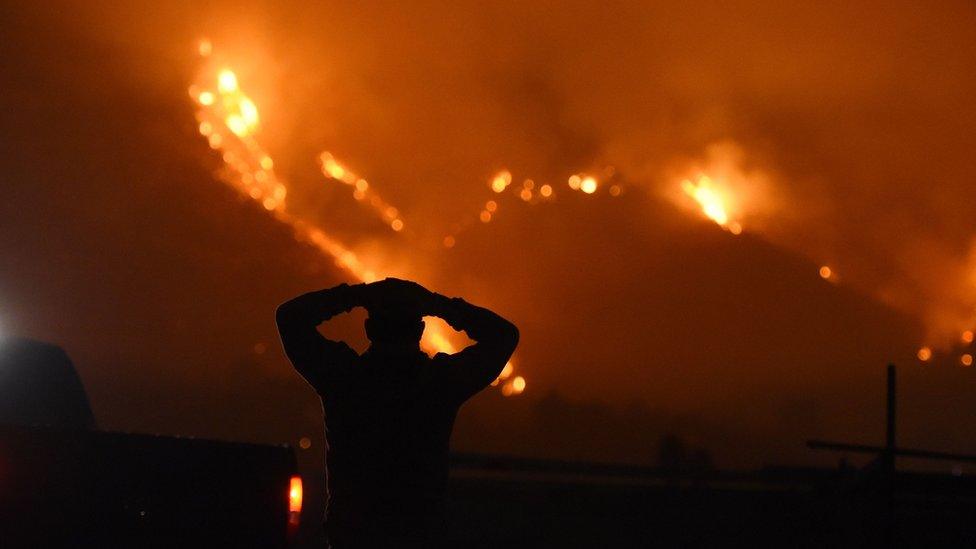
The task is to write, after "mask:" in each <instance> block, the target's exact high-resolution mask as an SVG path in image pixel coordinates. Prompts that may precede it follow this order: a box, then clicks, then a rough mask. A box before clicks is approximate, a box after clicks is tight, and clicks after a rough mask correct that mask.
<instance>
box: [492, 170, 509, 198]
mask: <svg viewBox="0 0 976 549" xmlns="http://www.w3.org/2000/svg"><path fill="white" fill-rule="evenodd" d="M511 184H512V173H511V172H509V171H508V170H502V171H500V172H498V173H497V174H495V177H493V178H492V179H491V190H493V191H495V192H496V193H501V192H505V189H506V188H508V186H509V185H511Z"/></svg>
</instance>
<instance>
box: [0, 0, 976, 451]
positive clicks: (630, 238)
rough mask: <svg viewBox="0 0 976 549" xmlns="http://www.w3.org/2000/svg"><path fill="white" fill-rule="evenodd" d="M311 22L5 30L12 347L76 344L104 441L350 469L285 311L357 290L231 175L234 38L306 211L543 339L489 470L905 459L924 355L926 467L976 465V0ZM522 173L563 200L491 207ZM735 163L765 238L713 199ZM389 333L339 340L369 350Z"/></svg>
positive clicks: (478, 410)
mask: <svg viewBox="0 0 976 549" xmlns="http://www.w3.org/2000/svg"><path fill="white" fill-rule="evenodd" d="M302 4H303V3H295V5H294V6H289V5H288V3H287V2H268V3H252V4H248V5H246V6H245V7H241V6H231V5H230V4H226V5H225V4H223V3H221V2H213V3H207V4H206V5H201V6H198V7H193V8H189V7H178V6H176V5H171V6H167V5H161V6H159V7H157V8H155V9H154V10H152V11H149V10H144V9H142V8H140V7H137V6H136V5H135V4H134V5H129V6H126V5H123V4H117V5H112V6H102V7H99V8H94V7H91V6H89V3H87V2H79V3H77V4H71V3H62V4H58V3H55V4H53V5H51V4H48V5H45V6H43V7H38V8H25V7H20V6H17V7H14V6H7V7H4V8H2V12H0V14H2V17H0V19H2V21H3V23H2V25H3V28H2V35H3V39H2V40H0V60H2V63H3V65H2V75H3V77H2V79H0V90H2V93H0V100H2V103H3V105H2V107H3V108H2V109H0V112H2V114H0V128H2V136H3V138H2V141H0V143H2V145H0V161H2V167H3V176H2V189H3V195H2V199H0V258H2V259H0V330H2V332H3V333H7V334H18V335H25V336H30V337H35V338H38V339H42V340H46V341H51V342H54V343H57V344H59V345H61V346H63V347H64V348H65V349H66V351H67V352H68V353H69V355H70V356H71V357H72V358H73V359H74V361H75V363H76V365H77V367H78V370H79V372H80V374H81V377H82V379H83V381H84V383H85V385H86V387H87V388H88V391H89V394H90V398H91V401H92V405H93V407H94V410H95V414H96V417H97V419H98V421H99V423H100V424H101V426H102V427H103V428H106V429H111V430H124V431H137V432H149V433H163V434H185V435H195V436H203V437H212V438H219V439H229V440H248V441H262V442H275V443H278V442H289V443H291V444H295V443H296V441H297V440H298V439H299V438H300V437H303V436H308V437H310V438H311V439H312V441H313V446H312V449H311V450H310V451H308V452H306V454H307V456H306V457H304V458H303V460H304V463H305V464H306V465H307V466H308V467H312V466H313V465H310V464H315V463H318V460H320V459H321V454H320V451H321V450H320V449H321V437H322V435H321V409H320V407H319V403H318V400H317V398H316V397H315V395H314V393H313V391H312V390H311V389H310V388H309V387H307V386H305V385H304V383H303V382H302V381H301V379H300V378H298V376H297V375H296V374H295V373H293V371H292V370H291V368H290V366H289V365H288V363H287V361H286V360H285V359H284V357H283V355H282V352H281V349H280V346H279V344H278V341H277V336H276V333H275V328H274V322H273V313H274V308H275V306H276V305H277V304H278V303H280V302H282V301H284V300H286V299H288V298H290V297H292V296H294V295H296V294H298V293H300V292H304V291H308V290H311V289H317V288H321V287H327V286H332V285H335V284H338V283H340V282H353V281H354V279H353V278H352V277H351V276H350V274H349V273H348V272H346V271H345V270H343V269H341V268H338V267H337V266H336V265H335V264H334V262H333V261H332V260H331V259H329V258H327V257H324V256H323V255H322V254H321V253H320V252H318V251H317V250H316V249H315V248H313V247H312V246H309V245H308V244H307V243H301V242H298V241H296V239H295V238H294V231H293V230H292V228H290V227H288V226H286V225H284V224H282V223H280V222H279V221H276V220H275V219H274V218H273V217H272V216H271V215H269V213H268V212H267V211H265V210H264V209H263V208H262V207H261V205H260V204H258V203H257V202H255V201H252V200H250V199H248V198H247V197H245V196H243V195H241V194H240V193H239V192H238V191H237V190H235V189H233V188H232V187H230V186H228V185H226V184H225V183H224V182H223V181H222V180H221V178H220V176H219V171H220V170H221V166H222V160H221V156H220V154H219V153H218V152H215V151H214V150H212V149H211V148H210V147H208V144H207V141H206V139H204V138H203V137H201V135H200V134H199V133H198V130H197V121H196V120H195V118H194V113H195V110H196V108H197V106H196V105H195V104H194V102H193V100H192V99H191V98H190V97H189V95H188V94H187V89H188V87H189V86H190V85H191V84H193V83H195V82H198V81H199V80H200V79H201V78H202V77H201V73H200V70H201V64H200V63H201V62H200V58H199V56H198V54H197V44H198V42H199V40H200V39H202V38H207V39H209V40H211V41H212V43H213V45H214V51H215V52H220V55H221V56H222V57H221V59H222V62H226V63H227V64H228V66H232V67H233V68H234V70H235V71H236V73H237V75H238V77H239V79H240V85H241V87H242V89H245V90H247V93H248V94H249V95H250V96H251V97H252V98H253V99H254V102H255V103H256V104H257V106H258V108H259V109H260V111H261V127H260V130H259V131H258V133H257V134H256V137H257V138H259V139H260V140H261V143H262V144H264V146H265V147H266V149H267V150H268V152H269V154H271V155H272V156H273V157H274V160H275V171H276V172H277V174H278V175H279V177H281V178H282V180H284V181H286V182H287V185H288V199H287V200H288V208H289V211H292V212H294V213H295V214H296V215H300V216H302V217H303V218H304V219H307V220H308V221H309V222H310V223H313V224H315V225H316V226H317V227H319V228H320V229H321V230H323V231H325V232H326V233H328V234H330V235H332V236H333V237H335V238H337V239H338V240H340V241H342V242H343V243H344V244H345V245H347V246H349V247H350V248H351V249H353V250H355V251H356V253H357V254H358V255H359V256H360V257H361V258H363V259H364V260H368V261H372V262H374V263H375V264H376V265H378V271H380V273H381V274H385V273H389V274H396V275H400V276H410V277H414V278H417V279H418V280H419V281H420V282H422V283H424V284H426V285H428V286H429V287H430V288H431V289H434V290H437V291H440V292H441V293H445V294H448V295H459V296H465V297H467V298H469V299H470V300H471V301H473V302H475V303H478V304H482V305H485V306H488V307H490V308H492V309H495V310H497V311H498V312H499V313H501V314H502V315H504V316H506V317H507V318H510V319H511V320H512V321H513V322H515V323H516V324H517V325H518V326H519V327H520V329H521V333H522V342H521V344H520V347H519V350H518V351H517V354H516V358H515V360H516V368H517V372H518V373H519V374H520V375H523V376H524V377H525V379H526V380H527V387H526V391H525V393H524V394H522V395H518V396H514V397H508V398H506V397H503V396H501V395H500V394H499V391H498V390H497V389H490V390H489V391H488V392H486V393H484V394H482V395H479V396H478V397H477V398H476V399H475V400H474V401H473V402H471V403H470V404H469V406H468V408H467V409H466V410H465V411H464V412H462V415H461V417H460V419H459V424H458V427H457V431H456V436H455V446H456V447H457V448H458V449H462V450H473V451H481V452H491V453H504V454H518V455H530V456H548V457H559V458H564V459H598V460H605V461H630V462H644V463H654V462H655V459H656V458H655V451H656V450H655V448H656V445H657V441H658V439H659V437H660V436H661V435H662V434H664V433H665V432H674V433H678V434H680V435H681V436H682V437H684V438H686V439H687V440H688V441H690V443H691V444H693V445H697V446H701V447H703V448H707V449H709V450H710V451H711V453H712V455H713V457H714V459H715V461H716V463H717V464H718V465H720V466H722V467H757V466H761V465H763V464H766V463H820V464H829V463H832V462H833V460H835V459H836V457H837V456H832V455H829V454H814V453H812V452H810V451H808V450H806V449H805V448H804V445H803V443H804V440H806V439H807V438H814V437H820V438H830V439H841V440H851V441H858V442H865V443H876V442H880V441H881V440H882V437H883V404H882V402H883V396H884V387H883V374H884V366H885V364H887V363H889V362H895V363H897V364H898V365H899V367H900V374H901V386H900V389H901V393H900V405H901V409H900V417H899V420H900V428H901V432H900V442H901V443H903V444H905V445H906V446H912V447H926V448H930V449H933V450H944V451H954V452H968V453H976V427H973V426H974V425H976V408H974V407H973V404H972V398H971V395H972V394H973V390H974V389H976V370H973V369H972V368H965V367H963V366H961V365H960V356H961V355H962V354H963V353H965V352H967V349H966V347H967V346H966V345H965V344H964V343H962V342H960V334H961V333H962V331H963V330H966V329H973V328H976V322H974V320H976V314H974V313H976V253H974V250H976V248H974V247H973V243H974V241H973V235H976V219H974V216H973V212H976V207H974V206H976V192H974V191H976V181H974V175H973V174H974V173H976V155H973V151H974V150H976V133H974V132H973V127H974V123H976V103H974V102H973V101H972V98H973V97H974V96H976V38H974V35H973V33H972V29H973V28H976V8H974V7H973V5H972V3H967V2H958V3H957V2H942V3H939V4H938V5H928V4H913V3H902V2H896V3H890V2H886V3H877V4H872V3H857V5H856V6H855V5H851V4H850V3H846V2H842V3H835V4H827V3H823V2H817V3H809V4H799V5H791V6H789V7H786V6H783V5H781V4H782V3H779V2H768V3H766V4H765V5H764V4H763V3H762V2H759V3H757V2H743V3H725V4H723V7H721V8H719V7H716V6H715V5H713V4H711V3H703V4H701V5H693V4H694V3H689V2H675V3H672V4H667V3H664V4H660V5H658V6H656V7H647V6H640V7H637V6H634V7H629V6H627V5H626V4H622V3H616V2H595V3H592V4H587V3H582V2H560V3H552V4H549V3H540V4H539V5H537V6H536V7H526V6H525V5H523V4H524V3H521V2H512V3H484V2H478V3H450V6H444V5H439V4H434V3H429V4H428V3H414V2H410V3H389V4H379V3H378V4H373V5H371V6H363V5H362V3H352V2H350V3H348V4H329V5H326V6H323V7H319V8H310V7H307V6H304V5H302ZM323 150H328V151H331V152H332V153H333V154H335V155H336V157H337V158H340V159H342V162H343V163H344V164H346V165H348V166H352V167H354V169H355V171H356V172H357V173H360V174H363V175H364V176H365V177H367V178H368V179H369V181H370V184H371V185H372V188H374V189H375V190H376V191H377V192H379V193H381V194H382V196H383V197H384V198H385V199H386V200H388V201H389V202H390V203H391V204H395V205H396V206H397V207H398V208H399V211H400V214H401V215H402V218H403V220H404V221H405V224H406V225H405V229H404V230H403V231H401V232H394V231H391V230H390V228H389V227H388V226H387V224H386V223H385V222H383V221H382V220H380V219H378V218H377V217H376V216H375V215H373V214H372V212H371V211H370V210H369V209H368V208H366V207H365V206H364V205H363V204H362V203H360V202H357V201H356V200H355V199H354V198H353V197H352V194H351V189H350V188H349V187H347V186H345V185H343V184H341V183H337V182H335V181H329V180H327V179H326V178H324V177H323V176H322V174H321V173H320V172H319V168H318V166H317V165H316V157H317V155H318V154H319V153H320V152H322V151H323ZM503 169H505V170H509V171H510V172H511V173H512V174H513V187H512V189H513V190H514V189H516V188H519V187H521V186H522V185H523V181H524V179H526V178H532V179H533V180H534V181H535V182H536V184H537V185H541V184H543V183H548V184H551V185H552V187H553V188H554V189H555V193H554V197H553V198H552V200H545V201H543V200H538V199H536V200H534V201H533V202H532V203H528V202H524V201H522V200H521V199H520V198H519V196H518V193H517V192H506V193H501V194H496V193H493V192H492V190H491V189H490V188H489V182H490V181H491V178H492V177H493V176H494V174H496V173H497V172H499V171H500V170H503ZM711 170H714V171H715V172H719V173H726V172H728V173H731V174H732V175H731V176H730V180H729V185H728V190H729V191H730V192H731V193H733V194H732V196H733V197H734V198H735V199H736V201H735V202H734V204H733V205H732V206H731V209H732V210H733V212H732V213H733V215H734V217H735V218H736V219H737V220H739V221H741V223H742V226H743V227H744V232H743V233H742V234H741V235H733V234H732V233H731V232H729V231H726V230H723V228H722V227H720V226H718V225H716V224H715V223H713V222H711V221H710V220H708V219H707V218H705V217H704V216H703V215H702V214H701V212H700V211H699V210H698V209H697V206H696V205H695V204H694V202H691V201H690V199H689V198H688V197H687V196H684V195H682V193H681V191H680V181H681V180H682V179H684V178H686V177H695V176H696V175H697V174H699V173H709V174H711V175H713V176H714V173H713V171H711ZM611 172H612V173H613V175H612V176H610V175H608V174H610V173H611ZM575 173H591V174H595V175H597V176H598V178H599V179H600V180H601V186H600V188H599V189H598V191H597V192H596V193H594V194H592V195H586V194H583V193H580V192H577V191H573V190H571V189H570V188H569V187H568V186H567V183H566V181H567V177H568V176H569V175H572V174H575ZM610 184H616V185H619V186H620V188H621V189H622V193H621V194H620V196H616V197H614V196H610V194H609V193H608V192H607V189H608V187H609V185H610ZM537 198H538V197H537ZM492 199H493V200H495V201H496V202H497V204H498V210H497V211H496V212H495V214H494V216H493V218H492V220H491V222H490V223H481V222H479V221H478V220H477V217H478V212H479V210H480V209H481V208H482V207H483V206H484V204H485V202H486V201H487V200H492ZM471 219H473V220H474V221H473V222H471V223H470V224H469V225H464V223H466V222H465V220H469V221H470V220H471ZM458 223H461V224H462V225H464V227H462V230H461V231H460V232H458V233H457V236H456V242H457V243H456V245H455V246H454V247H453V248H450V249H448V248H445V247H444V246H443V245H442V238H443V237H444V236H445V235H447V234H453V233H454V232H455V231H456V229H457V227H456V224H458ZM822 265H829V266H830V267H831V268H832V269H833V272H834V273H835V274H834V276H833V278H831V280H824V279H822V278H821V277H820V276H819V275H818V269H819V268H820V267H821V266H822ZM363 317H364V314H363V313H362V312H361V311H360V312H358V313H356V314H355V315H353V318H351V319H346V320H345V321H341V322H338V323H337V325H336V326H333V327H330V328H328V329H327V330H328V331H329V333H332V334H334V335H336V336H337V337H344V338H347V339H350V340H351V341H352V342H353V343H354V344H355V345H356V346H358V347H359V348H362V346H363V345H364V342H365V339H364V336H363V334H362V329H361V324H360V323H361V320H362V318H363ZM923 345H925V346H931V347H932V349H933V352H934V357H933V359H932V360H931V361H929V362H926V363H922V362H920V361H919V360H918V359H917V358H916V352H917V351H918V349H919V348H920V347H921V346H923Z"/></svg>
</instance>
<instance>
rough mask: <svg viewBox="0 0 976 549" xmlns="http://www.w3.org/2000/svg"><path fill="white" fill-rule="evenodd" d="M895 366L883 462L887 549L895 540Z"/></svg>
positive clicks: (890, 379) (890, 373)
mask: <svg viewBox="0 0 976 549" xmlns="http://www.w3.org/2000/svg"><path fill="white" fill-rule="evenodd" d="M896 381H897V380H896V378H895V365H894V364H889V365H888V399H887V400H888V401H887V413H886V414H885V415H886V419H887V425H886V429H885V452H884V461H883V467H884V468H883V473H882V480H881V483H882V484H881V486H882V491H883V497H884V500H885V502H884V506H885V509H884V526H883V528H884V531H883V533H882V536H883V539H884V545H885V547H891V544H892V543H893V542H894V538H895V486H894V482H895V452H896V451H897V448H896V447H895V442H896V441H895V412H896V410H897V406H896V404H897V403H896V401H895V396H896V393H895V388H896Z"/></svg>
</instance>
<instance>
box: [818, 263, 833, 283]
mask: <svg viewBox="0 0 976 549" xmlns="http://www.w3.org/2000/svg"><path fill="white" fill-rule="evenodd" d="M832 274H834V273H833V271H831V270H830V267H828V266H826V265H824V266H823V267H820V278H822V279H824V280H827V279H829V278H830V276H831V275H832Z"/></svg>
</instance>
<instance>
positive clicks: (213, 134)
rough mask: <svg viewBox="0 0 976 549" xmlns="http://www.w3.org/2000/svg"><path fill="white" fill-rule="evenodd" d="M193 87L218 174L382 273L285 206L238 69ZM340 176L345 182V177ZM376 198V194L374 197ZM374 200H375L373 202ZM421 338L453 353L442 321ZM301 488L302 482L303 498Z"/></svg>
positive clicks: (314, 240)
mask: <svg viewBox="0 0 976 549" xmlns="http://www.w3.org/2000/svg"><path fill="white" fill-rule="evenodd" d="M199 53H200V55H201V56H202V57H210V56H211V55H212V54H213V46H212V44H211V43H210V42H209V41H204V42H201V43H200V45H199ZM189 92H190V96H191V97H192V98H193V99H194V100H195V101H196V103H197V106H198V108H197V113H196V118H197V122H198V130H199V132H200V134H201V135H203V136H204V137H206V138H207V141H208V143H209V145H210V147H211V148H213V149H215V150H218V151H220V152H221V153H222V154H221V158H222V159H223V161H224V169H223V170H221V171H220V173H219V174H218V175H219V177H220V179H221V180H222V181H224V182H225V183H227V184H229V185H231V186H232V187H234V188H236V189H237V190H238V191H240V192H241V193H242V194H243V195H245V196H247V197H249V198H251V199H252V200H254V201H256V202H258V203H260V204H261V205H262V206H263V207H264V209H266V210H267V211H268V212H269V213H270V214H271V215H273V216H274V218H275V219H276V220H278V221H279V222H281V223H284V224H286V225H288V226H290V227H292V228H293V229H294V231H295V237H296V238H297V239H298V240H301V241H304V242H308V243H310V244H312V245H313V246H314V247H315V248H316V249H318V250H319V251H320V252H322V253H323V254H324V255H326V256H327V257H331V258H332V259H333V260H334V261H335V263H336V265H337V266H339V267H341V268H343V269H345V270H346V271H348V272H349V273H350V274H351V275H352V276H353V277H354V278H355V279H357V280H359V281H361V282H373V281H376V280H378V279H379V276H378V275H377V273H376V271H375V270H374V269H372V268H370V267H369V266H367V265H366V264H365V263H364V262H363V261H362V260H361V259H360V258H359V256H358V255H357V254H356V253H355V252H353V251H352V250H350V249H348V248H347V247H345V246H344V245H343V244H342V243H341V242H339V241H338V240H337V239H335V238H333V237H331V236H329V235H328V234H326V233H325V231H323V230H322V229H320V228H319V227H317V226H316V225H314V224H313V223H311V222H309V221H307V220H305V219H303V218H301V217H299V216H296V215H294V214H292V213H291V212H289V211H288V210H287V207H286V203H285V197H286V195H287V187H286V185H285V183H284V181H283V180H281V179H280V178H279V177H278V176H277V175H276V174H275V172H274V165H275V162H274V160H273V159H272V158H271V156H270V155H269V154H268V153H267V152H266V150H265V149H264V148H263V147H262V146H261V145H260V143H259V142H258V140H257V138H256V133H257V132H258V130H259V121H260V115H259V113H258V108H257V105H256V104H255V103H254V102H253V101H252V100H251V99H250V98H249V97H248V96H247V95H245V94H244V92H243V91H242V90H241V88H240V83H239V82H238V79H237V75H236V74H235V73H234V71H232V70H231V69H229V68H226V67H225V68H222V69H220V70H219V71H218V72H217V73H216V74H214V73H210V74H209V75H205V76H203V77H202V78H201V81H200V82H199V83H198V84H195V85H193V86H190V89H189ZM323 154H324V155H328V153H323ZM328 158H331V155H328V157H327V158H326V159H324V160H322V168H323V173H326V175H329V176H330V177H331V175H330V169H331V173H335V174H339V170H340V169H341V170H343V175H345V170H344V168H342V167H341V166H338V163H334V164H329V165H328V167H327V165H326V162H325V160H327V159H328ZM332 160H333V162H334V159H332ZM336 179H340V180H342V181H344V182H345V179H344V178H343V177H337V178H336ZM354 185H355V186H356V189H357V190H360V189H362V190H363V191H365V190H366V189H367V188H368V183H366V181H365V180H363V179H361V178H356V179H355V180H354ZM375 198H378V197H375V196H374V197H372V198H371V203H372V202H373V200H374V199H375ZM373 205H374V206H377V204H375V203H374V204H373ZM377 207H381V208H382V211H383V214H384V215H385V216H386V217H387V218H388V219H389V220H390V225H391V227H392V228H393V230H395V231H399V230H402V229H403V221H402V220H401V219H400V218H399V213H398V212H397V210H396V208H393V207H392V206H389V205H388V204H386V203H385V202H382V201H380V206H377ZM421 344H422V345H423V347H424V348H425V349H426V350H428V351H430V352H444V353H453V352H455V350H456V347H455V346H454V345H453V344H452V343H451V341H450V340H449V339H448V337H447V336H446V332H445V331H443V330H442V329H441V328H440V327H438V326H430V327H429V329H427V330H426V331H425V332H424V336H423V339H422V341H421ZM522 383H523V384H524V380H523V382H522ZM523 388H524V385H523ZM519 392H521V391H519ZM299 482H300V481H299ZM299 486H300V485H299ZM300 490H301V488H300V487H299V492H298V494H299V495H298V497H299V501H300V498H301V492H300Z"/></svg>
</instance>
